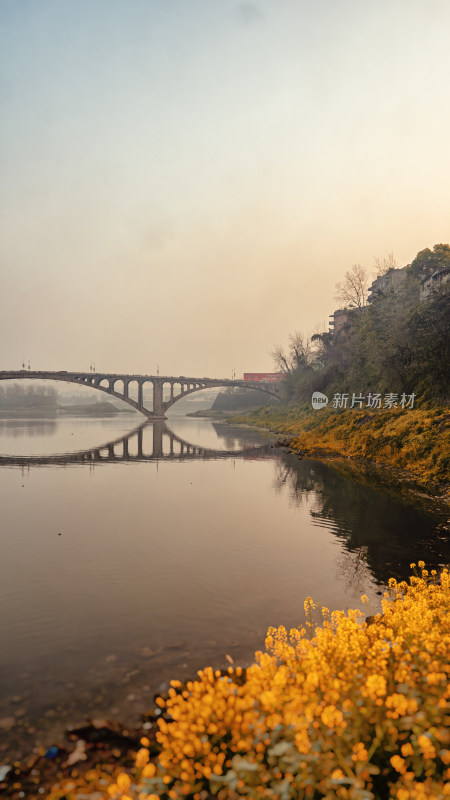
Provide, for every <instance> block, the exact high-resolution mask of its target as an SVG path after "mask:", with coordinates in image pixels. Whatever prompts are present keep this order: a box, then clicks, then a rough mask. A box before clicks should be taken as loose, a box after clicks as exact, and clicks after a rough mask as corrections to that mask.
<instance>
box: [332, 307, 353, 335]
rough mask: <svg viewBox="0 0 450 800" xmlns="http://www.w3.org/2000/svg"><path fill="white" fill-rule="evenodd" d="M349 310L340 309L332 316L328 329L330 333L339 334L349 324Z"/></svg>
mask: <svg viewBox="0 0 450 800" xmlns="http://www.w3.org/2000/svg"><path fill="white" fill-rule="evenodd" d="M348 314H349V312H348V308H338V309H337V311H335V312H334V314H330V322H329V323H328V328H329V331H330V333H339V331H341V330H342V329H343V328H344V326H345V325H346V324H347V322H348V318H349V316H348Z"/></svg>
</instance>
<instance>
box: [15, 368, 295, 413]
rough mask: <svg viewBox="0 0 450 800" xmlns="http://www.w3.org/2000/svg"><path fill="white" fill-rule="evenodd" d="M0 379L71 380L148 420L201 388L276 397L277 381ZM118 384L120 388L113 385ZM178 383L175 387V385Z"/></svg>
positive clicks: (67, 375)
mask: <svg viewBox="0 0 450 800" xmlns="http://www.w3.org/2000/svg"><path fill="white" fill-rule="evenodd" d="M0 380H41V381H42V380H51V381H60V382H64V383H74V384H77V385H78V386H88V387H89V388H91V389H97V390H98V391H100V392H104V393H106V394H109V395H110V396H111V397H116V398H117V399H118V400H122V401H123V402H124V403H127V404H128V405H129V406H131V407H132V408H134V409H136V411H139V412H140V413H141V414H143V415H144V416H145V417H147V418H148V419H165V415H166V411H168V409H169V408H170V407H171V406H173V405H174V404H175V403H176V402H177V401H178V400H181V398H182V397H187V395H189V394H193V393H194V392H199V391H201V390H202V389H211V388H216V387H217V388H221V387H229V386H231V387H239V388H243V389H257V390H258V391H261V392H265V393H266V394H269V395H271V396H272V397H276V398H277V399H280V395H281V386H282V384H281V382H280V383H273V382H262V381H261V382H259V381H258V382H256V381H244V380H228V379H226V378H225V379H222V378H186V377H185V376H184V375H181V376H177V377H174V376H166V377H161V376H159V375H128V374H123V373H101V372H67V371H66V370H60V371H58V372H54V371H44V370H39V371H36V370H10V371H8V370H3V371H0ZM119 383H120V384H121V390H119V389H118V388H117V384H119ZM133 383H135V384H136V385H137V395H138V399H137V400H134V398H132V397H130V385H131V384H133ZM146 384H151V385H152V394H153V410H152V411H149V409H147V408H146V407H145V406H144V386H145V385H146ZM165 386H169V389H170V396H169V399H168V400H164V387H165ZM178 386H179V390H177V391H176V390H175V387H178Z"/></svg>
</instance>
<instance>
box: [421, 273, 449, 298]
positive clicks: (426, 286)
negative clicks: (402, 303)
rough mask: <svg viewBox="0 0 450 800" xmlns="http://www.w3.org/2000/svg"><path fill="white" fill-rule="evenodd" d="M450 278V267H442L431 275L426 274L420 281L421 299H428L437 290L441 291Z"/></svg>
mask: <svg viewBox="0 0 450 800" xmlns="http://www.w3.org/2000/svg"><path fill="white" fill-rule="evenodd" d="M449 280H450V268H449V267H441V268H440V269H436V270H435V271H434V272H432V273H431V275H426V276H425V278H422V281H421V283H420V299H421V300H427V299H428V298H429V297H431V295H433V294H434V293H435V292H439V291H441V289H442V288H443V287H444V285H445V284H446V283H447V282H448V281H449Z"/></svg>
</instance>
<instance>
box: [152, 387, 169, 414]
mask: <svg viewBox="0 0 450 800" xmlns="http://www.w3.org/2000/svg"><path fill="white" fill-rule="evenodd" d="M164 411H165V406H164V400H163V383H162V381H161V380H158V379H157V380H154V381H153V417H154V419H166V416H165V414H164Z"/></svg>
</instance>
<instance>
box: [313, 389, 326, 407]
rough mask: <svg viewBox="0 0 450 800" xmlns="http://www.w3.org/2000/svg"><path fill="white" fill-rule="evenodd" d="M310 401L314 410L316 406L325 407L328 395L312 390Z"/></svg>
mask: <svg viewBox="0 0 450 800" xmlns="http://www.w3.org/2000/svg"><path fill="white" fill-rule="evenodd" d="M311 402H312V407H313V408H314V409H316V410H317V409H318V408H325V406H326V405H327V403H328V397H327V396H326V394H322V392H313V396H312V401H311Z"/></svg>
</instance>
